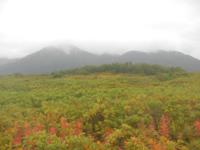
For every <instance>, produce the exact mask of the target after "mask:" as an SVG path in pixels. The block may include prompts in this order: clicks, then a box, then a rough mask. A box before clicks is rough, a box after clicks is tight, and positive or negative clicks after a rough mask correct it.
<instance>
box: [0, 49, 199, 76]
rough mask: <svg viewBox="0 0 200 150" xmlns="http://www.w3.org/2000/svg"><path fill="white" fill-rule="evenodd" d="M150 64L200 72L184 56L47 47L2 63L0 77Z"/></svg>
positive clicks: (197, 66)
mask: <svg viewBox="0 0 200 150" xmlns="http://www.w3.org/2000/svg"><path fill="white" fill-rule="evenodd" d="M125 62H133V63H147V64H158V65H165V66H172V67H181V68H183V69H185V70H187V71H200V60H198V59H195V58H193V57H192V56H189V55H185V54H183V53H180V52H176V51H172V52H167V51H158V52H152V53H145V52H138V51H129V52H126V53H124V54H122V55H117V56H113V55H107V54H105V55H95V54H92V53H89V52H86V51H84V50H81V49H79V48H77V47H74V46H71V47H68V48H67V50H66V49H63V48H57V47H46V48H43V49H41V50H40V51H38V52H35V53H33V54H30V55H28V56H26V57H24V58H21V59H18V60H15V61H11V62H9V63H3V61H2V63H0V64H1V66H0V74H13V73H23V74H42V73H50V72H54V71H59V70H67V69H73V68H77V67H82V66H85V65H101V64H110V63H125Z"/></svg>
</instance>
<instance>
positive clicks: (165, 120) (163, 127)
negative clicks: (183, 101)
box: [160, 115, 170, 138]
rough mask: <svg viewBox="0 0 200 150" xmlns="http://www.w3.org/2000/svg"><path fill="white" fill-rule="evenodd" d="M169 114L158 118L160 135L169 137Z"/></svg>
mask: <svg viewBox="0 0 200 150" xmlns="http://www.w3.org/2000/svg"><path fill="white" fill-rule="evenodd" d="M169 123H170V122H169V116H168V115H163V116H162V117H161V120H160V135H162V136H164V137H166V138H168V137H169Z"/></svg>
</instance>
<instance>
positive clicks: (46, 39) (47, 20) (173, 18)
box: [0, 0, 200, 58]
mask: <svg viewBox="0 0 200 150" xmlns="http://www.w3.org/2000/svg"><path fill="white" fill-rule="evenodd" d="M199 41H200V0H0V57H21V56H24V55H27V54H28V53H31V52H33V51H37V50H38V49H40V48H42V47H44V46H46V45H54V44H59V43H69V44H74V45H76V46H78V47H80V48H83V49H85V50H88V51H91V52H94V53H95V52H97V53H104V52H108V53H113V52H114V53H122V52H125V51H127V50H141V51H152V50H158V49H165V50H177V51H182V52H184V53H186V54H190V55H192V56H194V57H197V58H200V42H199Z"/></svg>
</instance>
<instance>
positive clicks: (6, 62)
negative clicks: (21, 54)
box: [0, 58, 17, 66]
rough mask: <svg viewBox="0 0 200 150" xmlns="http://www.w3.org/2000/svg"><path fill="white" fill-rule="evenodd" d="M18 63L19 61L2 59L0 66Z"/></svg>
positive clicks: (0, 59)
mask: <svg viewBox="0 0 200 150" xmlns="http://www.w3.org/2000/svg"><path fill="white" fill-rule="evenodd" d="M15 61H17V59H8V58H0V66H1V65H5V64H8V63H12V62H15Z"/></svg>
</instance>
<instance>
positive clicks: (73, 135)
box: [0, 71, 200, 150]
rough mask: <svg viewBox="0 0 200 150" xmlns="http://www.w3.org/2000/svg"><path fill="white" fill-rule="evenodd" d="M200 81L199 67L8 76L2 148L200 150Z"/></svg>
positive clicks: (3, 85)
mask: <svg viewBox="0 0 200 150" xmlns="http://www.w3.org/2000/svg"><path fill="white" fill-rule="evenodd" d="M114 72H115V71H114ZM199 85H200V74H187V75H180V76H175V77H174V76H171V78H170V80H160V76H158V75H157V74H153V75H149V76H146V75H141V74H138V75H137V74H113V73H99V74H88V75H65V76H63V77H60V78H55V77H54V76H52V75H43V76H42V75H41V76H22V75H12V76H2V77H0V149H1V150H9V149H13V150H19V149H25V150H29V149H30V150H40V149H41V150H46V149H48V150H57V149H59V150H66V149H73V150H74V149H75V150H109V149H110V150H115V149H116V150H124V149H126V150H199V149H200V92H199V91H200V86H199Z"/></svg>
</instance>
